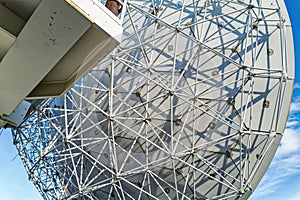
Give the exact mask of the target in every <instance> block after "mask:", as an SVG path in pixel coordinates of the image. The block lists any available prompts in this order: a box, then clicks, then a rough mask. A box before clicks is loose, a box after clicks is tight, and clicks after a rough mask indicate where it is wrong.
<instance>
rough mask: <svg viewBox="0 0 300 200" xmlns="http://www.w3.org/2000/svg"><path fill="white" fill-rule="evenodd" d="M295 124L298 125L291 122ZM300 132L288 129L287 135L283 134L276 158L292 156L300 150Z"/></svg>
mask: <svg viewBox="0 0 300 200" xmlns="http://www.w3.org/2000/svg"><path fill="white" fill-rule="evenodd" d="M291 123H294V124H298V122H297V123H295V121H294V122H291ZM299 133H300V130H298V129H292V128H287V129H286V131H285V133H284V134H283V137H282V140H281V144H280V146H279V147H278V150H277V153H276V157H279V158H280V157H283V156H288V155H291V154H292V153H296V152H297V151H299V150H300V134H299Z"/></svg>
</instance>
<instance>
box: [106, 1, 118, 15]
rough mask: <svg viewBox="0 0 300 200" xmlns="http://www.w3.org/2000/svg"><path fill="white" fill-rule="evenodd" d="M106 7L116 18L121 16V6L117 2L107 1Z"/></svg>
mask: <svg viewBox="0 0 300 200" xmlns="http://www.w3.org/2000/svg"><path fill="white" fill-rule="evenodd" d="M105 6H106V7H107V8H108V9H109V10H110V11H111V12H112V13H114V14H115V15H116V16H118V15H119V8H120V4H119V2H118V1H116V0H107V1H106V4H105Z"/></svg>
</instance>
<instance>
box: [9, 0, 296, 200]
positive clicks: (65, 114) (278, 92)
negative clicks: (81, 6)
mask: <svg viewBox="0 0 300 200" xmlns="http://www.w3.org/2000/svg"><path fill="white" fill-rule="evenodd" d="M279 8H280V9H279ZM287 23H288V16H287V15H286V11H285V7H284V4H283V1H279V3H278V2H277V1H271V0H268V1H261V0H257V1H251V0H206V1H204V0H198V1H197V0H185V1H170V0H165V1H162V0H161V1H157V0H153V1H150V0H149V1H144V0H143V1H142V0H140V1H139V0H130V1H128V5H127V14H126V17H125V21H124V36H123V42H122V44H121V45H120V46H119V47H118V48H117V49H116V50H115V51H114V52H113V53H112V54H111V55H110V56H109V57H108V58H106V59H105V60H104V61H102V62H101V63H99V64H98V65H97V67H96V68H94V69H93V70H92V71H90V72H89V73H88V74H87V75H86V76H85V77H83V78H82V80H81V81H80V82H79V83H78V84H77V85H75V86H74V87H73V88H72V89H71V90H70V91H69V92H67V93H66V94H65V95H64V96H63V97H60V98H54V99H46V100H44V101H43V102H42V103H41V104H39V105H38V106H36V107H34V108H33V109H32V112H31V113H30V114H29V115H28V117H27V118H26V120H25V121H24V123H23V124H22V125H21V126H19V127H17V128H16V129H14V130H13V137H14V143H15V145H16V147H17V149H18V151H19V154H20V156H21V158H22V160H23V162H24V165H25V167H26V170H27V172H28V174H29V177H30V180H32V181H33V183H34V184H35V186H36V187H37V189H38V190H39V192H40V193H41V194H42V195H43V197H44V198H45V199H237V198H248V197H249V195H250V194H251V193H252V191H253V190H254V189H255V187H256V186H257V184H258V182H259V181H260V179H261V177H262V176H263V174H264V172H265V170H266V168H267V166H268V165H269V163H270V161H271V159H272V157H273V155H274V152H275V150H276V148H277V146H278V144H279V142H280V139H281V134H282V133H283V131H284V127H285V123H286V119H287V115H288V110H289V104H290V98H291V93H292V85H293V76H294V75H293V73H294V72H293V63H292V61H291V59H290V56H291V55H290V53H289V52H288V51H287V48H291V45H290V44H291V41H290V40H289V39H287V38H288V37H289V36H290V35H289V34H291V30H290V27H288V26H287Z"/></svg>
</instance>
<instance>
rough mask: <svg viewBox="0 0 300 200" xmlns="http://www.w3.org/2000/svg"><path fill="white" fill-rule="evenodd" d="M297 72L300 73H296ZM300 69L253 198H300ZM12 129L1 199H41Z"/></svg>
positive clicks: (297, 4)
mask: <svg viewBox="0 0 300 200" xmlns="http://www.w3.org/2000/svg"><path fill="white" fill-rule="evenodd" d="M285 2H286V4H287V7H288V10H289V13H290V17H291V20H292V24H293V27H300V15H299V13H300V1H299V0H285ZM294 42H295V55H296V66H297V64H298V63H299V62H300V49H299V48H300V46H299V45H300V29H299V28H294ZM297 71H298V72H297ZM299 73H300V71H299V70H296V83H295V90H294V96H293V102H292V105H291V114H290V117H289V122H288V124H287V129H286V131H285V134H284V137H283V140H282V142H281V144H280V146H279V148H278V151H277V153H276V156H275V158H274V160H273V162H272V164H271V165H270V167H269V169H268V171H267V173H266V175H265V176H264V178H263V180H262V182H261V183H260V185H259V186H258V187H257V189H256V190H255V192H254V194H253V195H252V196H251V198H250V200H299V199H300V153H299V152H300V78H299V75H300V74H299ZM16 155H17V151H16V150H15V148H14V146H13V145H12V141H11V136H10V133H9V131H7V130H5V131H3V130H2V133H1V136H0V199H1V200H2V199H3V200H20V199H22V200H41V199H42V198H41V197H40V196H39V194H38V192H37V191H36V189H35V188H34V186H33V184H31V183H30V182H29V181H28V176H27V174H26V172H25V169H24V167H23V166H22V163H21V161H20V158H19V157H17V156H16Z"/></svg>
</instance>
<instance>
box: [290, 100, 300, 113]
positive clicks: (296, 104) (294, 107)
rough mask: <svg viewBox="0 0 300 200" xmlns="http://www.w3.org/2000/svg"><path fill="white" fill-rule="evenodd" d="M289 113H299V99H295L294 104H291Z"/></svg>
mask: <svg viewBox="0 0 300 200" xmlns="http://www.w3.org/2000/svg"><path fill="white" fill-rule="evenodd" d="M290 111H291V113H294V112H298V111H300V99H297V100H296V101H295V102H292V104H291V109H290Z"/></svg>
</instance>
